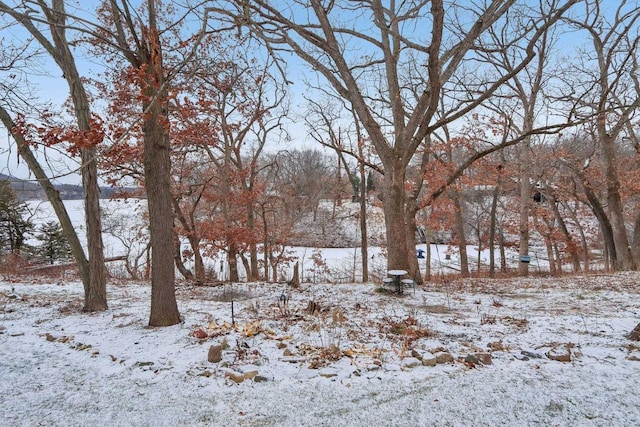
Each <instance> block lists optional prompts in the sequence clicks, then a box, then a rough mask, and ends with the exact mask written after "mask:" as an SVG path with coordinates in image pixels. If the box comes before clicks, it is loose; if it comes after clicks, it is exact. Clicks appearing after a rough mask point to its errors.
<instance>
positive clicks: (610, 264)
mask: <svg viewBox="0 0 640 427" xmlns="http://www.w3.org/2000/svg"><path fill="white" fill-rule="evenodd" d="M583 189H584V194H585V196H587V201H588V202H589V206H590V207H591V211H592V212H593V214H594V215H595V217H596V219H597V220H598V225H600V231H601V232H602V241H603V245H604V251H603V252H604V255H605V264H606V265H607V270H608V269H609V268H612V269H614V270H617V269H618V265H617V259H618V257H617V256H616V245H615V242H614V239H613V230H612V228H611V223H610V222H609V217H608V216H607V213H606V212H605V210H604V207H603V206H602V203H600V200H599V199H598V197H597V196H596V194H595V193H594V192H593V190H591V188H590V187H589V186H588V185H587V184H586V183H585V184H584V185H583Z"/></svg>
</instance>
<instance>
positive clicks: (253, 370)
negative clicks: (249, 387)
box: [239, 365, 258, 380]
mask: <svg viewBox="0 0 640 427" xmlns="http://www.w3.org/2000/svg"><path fill="white" fill-rule="evenodd" d="M239 371H240V372H242V374H243V375H244V379H245V380H252V379H254V378H255V377H256V376H258V367H257V366H255V365H246V366H242V367H240V369H239Z"/></svg>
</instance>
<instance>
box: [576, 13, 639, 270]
mask: <svg viewBox="0 0 640 427" xmlns="http://www.w3.org/2000/svg"><path fill="white" fill-rule="evenodd" d="M585 4H586V12H587V13H586V14H585V15H584V19H582V20H577V19H573V20H570V21H569V22H570V23H572V24H573V25H575V26H576V27H577V28H579V29H581V30H583V31H584V32H586V34H587V35H588V37H589V40H590V41H591V43H592V49H591V50H590V52H583V56H582V57H583V62H582V63H580V64H577V67H576V68H575V70H572V73H571V75H573V76H576V74H578V75H579V76H580V77H578V81H579V82H581V87H579V88H576V86H575V84H571V86H570V87H571V89H572V90H576V89H577V92H576V94H577V95H578V96H577V97H575V96H573V95H570V96H569V98H570V99H571V100H573V101H575V103H576V106H577V107H576V110H577V111H578V112H579V113H582V114H586V115H592V116H595V117H596V120H595V123H594V130H595V134H596V135H597V138H598V142H599V145H600V150H601V153H602V162H603V165H604V176H605V178H606V182H605V184H606V189H607V193H606V201H607V203H606V204H607V210H608V217H609V220H610V223H611V230H612V233H613V241H614V244H615V252H616V258H615V260H616V262H617V268H618V269H621V270H629V269H635V268H636V260H634V257H633V253H632V251H631V245H630V239H629V237H628V235H627V229H626V225H625V216H624V203H623V199H622V196H621V194H620V192H621V191H620V189H621V185H620V176H619V175H620V172H619V171H618V165H617V162H618V159H617V158H616V144H617V142H618V141H620V139H621V137H622V136H623V134H624V132H625V130H626V129H628V125H629V123H630V121H631V120H632V119H633V118H634V117H637V111H638V107H640V91H639V90H638V89H639V87H638V83H637V76H636V74H637V55H638V44H639V42H640V36H639V35H638V23H639V22H640V7H638V6H637V4H635V3H632V2H627V1H626V0H625V1H621V2H619V4H618V6H617V8H616V9H615V12H613V13H610V14H607V13H605V11H604V10H603V9H602V7H601V4H600V2H598V1H594V0H590V1H587V2H585Z"/></svg>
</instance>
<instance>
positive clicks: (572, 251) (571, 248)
mask: <svg viewBox="0 0 640 427" xmlns="http://www.w3.org/2000/svg"><path fill="white" fill-rule="evenodd" d="M549 204H550V205H551V209H552V210H553V215H554V216H555V217H556V219H557V220H558V227H559V228H560V231H561V232H562V235H563V236H564V239H565V242H566V245H567V249H566V250H567V252H569V255H570V256H571V264H572V266H573V271H574V272H575V273H578V272H580V271H581V270H582V269H581V267H580V255H578V245H576V243H575V241H574V240H573V237H572V236H571V233H569V229H568V228H567V224H566V223H565V221H564V218H563V217H562V215H561V214H560V209H559V208H558V204H557V203H556V202H555V201H554V200H549Z"/></svg>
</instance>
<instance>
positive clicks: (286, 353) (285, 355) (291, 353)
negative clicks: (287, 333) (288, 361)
mask: <svg viewBox="0 0 640 427" xmlns="http://www.w3.org/2000/svg"><path fill="white" fill-rule="evenodd" d="M285 347H286V346H285ZM282 355H283V356H284V357H291V356H293V352H292V351H291V350H289V349H288V348H287V349H285V350H284V351H283V352H282Z"/></svg>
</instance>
